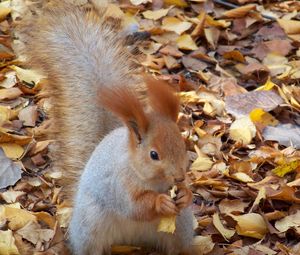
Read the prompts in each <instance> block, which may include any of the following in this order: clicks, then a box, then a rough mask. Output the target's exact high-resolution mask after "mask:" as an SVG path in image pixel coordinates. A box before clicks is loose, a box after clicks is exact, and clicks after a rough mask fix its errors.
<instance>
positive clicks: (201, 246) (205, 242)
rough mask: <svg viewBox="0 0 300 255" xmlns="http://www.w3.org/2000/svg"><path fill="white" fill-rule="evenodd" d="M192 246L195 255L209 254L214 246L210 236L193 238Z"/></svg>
mask: <svg viewBox="0 0 300 255" xmlns="http://www.w3.org/2000/svg"><path fill="white" fill-rule="evenodd" d="M192 246H193V247H194V249H195V250H196V251H197V252H198V253H197V254H199V255H200V254H201V255H204V254H207V253H209V252H211V251H212V250H213V248H214V246H215V243H214V242H213V240H212V238H211V236H195V237H194V240H193V244H192Z"/></svg>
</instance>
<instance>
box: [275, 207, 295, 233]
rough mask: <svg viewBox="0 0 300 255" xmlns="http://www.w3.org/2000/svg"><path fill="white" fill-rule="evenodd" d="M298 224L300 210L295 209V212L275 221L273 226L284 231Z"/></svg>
mask: <svg viewBox="0 0 300 255" xmlns="http://www.w3.org/2000/svg"><path fill="white" fill-rule="evenodd" d="M299 226H300V210H297V212H296V213H295V214H292V215H288V216H286V217H284V218H283V219H281V220H278V221H276V222H275V228H276V229H278V230H279V231H280V232H285V231H287V230H288V229H289V228H292V227H299Z"/></svg>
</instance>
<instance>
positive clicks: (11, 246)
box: [0, 229, 20, 255]
mask: <svg viewBox="0 0 300 255" xmlns="http://www.w3.org/2000/svg"><path fill="white" fill-rule="evenodd" d="M0 254H1V255H19V254H20V253H19V251H18V248H17V246H16V245H15V238H14V236H13V233H12V231H11V230H10V229H9V230H6V231H3V230H0Z"/></svg>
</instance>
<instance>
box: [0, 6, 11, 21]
mask: <svg viewBox="0 0 300 255" xmlns="http://www.w3.org/2000/svg"><path fill="white" fill-rule="evenodd" d="M10 13H11V8H8V7H4V6H0V21H3V20H4V19H5V18H6V16H7V15H8V14H10Z"/></svg>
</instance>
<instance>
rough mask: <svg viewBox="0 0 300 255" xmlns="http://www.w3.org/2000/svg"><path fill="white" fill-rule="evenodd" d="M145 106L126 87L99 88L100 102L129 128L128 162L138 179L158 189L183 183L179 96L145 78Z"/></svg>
mask: <svg viewBox="0 0 300 255" xmlns="http://www.w3.org/2000/svg"><path fill="white" fill-rule="evenodd" d="M145 83H146V85H147V99H146V101H147V107H143V105H142V103H141V102H140V100H139V99H138V96H137V94H136V92H135V91H133V89H130V88H128V87H126V86H123V87H114V88H112V89H103V90H102V91H100V99H101V103H102V105H103V106H104V107H106V108H107V109H108V110H110V111H111V112H113V113H114V114H116V115H117V116H118V117H119V118H120V119H121V120H122V121H123V123H124V124H125V125H126V126H127V128H128V130H129V138H130V139H129V145H128V152H129V155H130V160H131V162H130V163H131V165H132V166H133V169H134V171H135V174H136V176H138V178H139V179H141V181H143V182H145V183H147V184H148V185H151V186H153V185H154V186H155V185H156V186H157V187H159V189H164V190H167V189H168V188H170V186H172V185H174V184H176V183H180V182H183V181H184V179H185V173H186V168H187V153H186V146H185V143H184V140H183V138H182V136H181V134H180V131H179V129H178V127H177V124H176V120H177V117H178V113H179V98H178V97H177V96H176V95H175V93H174V92H173V91H172V89H171V88H170V87H169V86H168V84H166V83H165V82H163V81H158V80H154V79H153V78H150V77H145Z"/></svg>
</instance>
